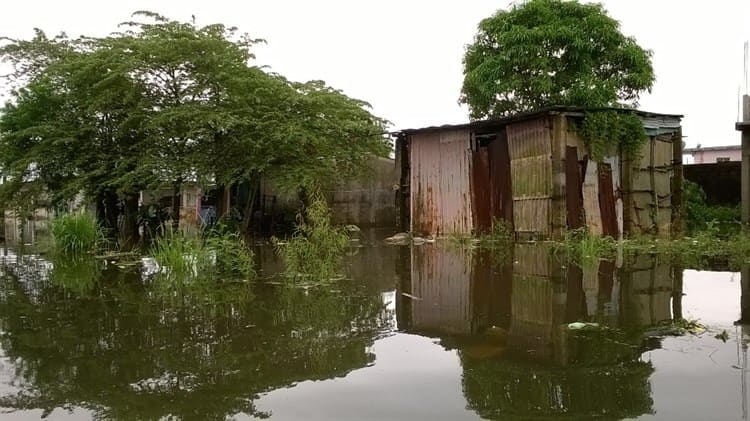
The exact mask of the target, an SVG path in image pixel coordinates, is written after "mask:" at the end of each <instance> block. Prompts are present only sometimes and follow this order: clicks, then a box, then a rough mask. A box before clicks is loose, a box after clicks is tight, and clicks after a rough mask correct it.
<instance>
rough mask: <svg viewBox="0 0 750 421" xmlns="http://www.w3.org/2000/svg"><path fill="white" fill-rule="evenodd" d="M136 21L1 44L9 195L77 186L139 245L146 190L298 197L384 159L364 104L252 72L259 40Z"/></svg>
mask: <svg viewBox="0 0 750 421" xmlns="http://www.w3.org/2000/svg"><path fill="white" fill-rule="evenodd" d="M134 18H135V19H136V20H135V21H133V22H126V23H124V24H122V25H121V27H123V30H122V31H121V32H117V33H113V34H111V35H110V36H107V37H104V38H81V39H76V40H71V39H69V38H68V37H67V36H65V35H64V34H63V35H60V36H58V37H55V38H48V37H47V36H46V35H45V34H44V33H42V32H41V31H39V32H37V34H36V36H35V37H34V38H33V39H31V40H28V41H26V40H6V41H8V42H6V44H5V45H4V46H2V47H0V57H2V59H4V60H6V61H8V62H9V63H10V64H12V65H13V66H14V69H15V70H14V72H12V74H11V75H10V77H9V80H8V81H9V83H10V85H11V86H13V87H14V88H15V90H14V91H13V92H12V95H11V98H12V99H11V101H10V102H9V103H8V104H7V105H6V107H5V109H4V110H3V111H4V112H3V115H2V117H0V151H2V154H0V167H2V168H3V172H4V175H6V176H8V178H9V179H10V182H9V183H5V184H4V185H3V187H2V191H0V195H2V197H3V198H4V199H5V200H6V201H8V202H11V203H20V202H21V201H22V200H26V201H27V202H28V201H30V198H47V199H49V200H50V201H52V202H59V201H62V200H65V199H69V198H71V197H73V196H74V195H75V194H77V193H78V192H81V191H83V192H84V193H85V194H86V195H87V197H88V198H89V199H91V200H92V201H94V202H95V203H96V204H97V205H98V207H99V212H97V214H98V216H99V219H100V221H102V222H103V223H104V225H105V226H106V227H108V228H111V229H115V228H116V227H117V219H118V216H120V213H121V212H120V211H118V208H117V207H116V204H117V203H123V204H124V206H123V207H122V209H123V211H122V213H124V215H122V216H124V218H123V221H124V224H122V225H121V226H120V228H121V231H122V232H123V233H124V235H125V237H126V238H130V239H132V238H135V237H136V236H137V232H138V231H137V226H136V218H135V215H136V211H137V203H138V202H137V194H138V192H139V191H141V190H143V189H146V188H150V187H164V186H165V185H172V186H174V189H175V192H177V191H179V189H180V185H181V183H183V182H185V181H188V180H190V181H196V182H199V183H202V184H208V185H213V184H218V185H229V184H233V183H249V184H251V185H257V183H259V181H260V179H261V177H269V178H272V179H275V180H277V181H278V182H279V183H280V184H282V185H283V186H285V187H288V188H289V189H290V190H293V189H297V188H300V187H302V186H305V185H311V184H320V183H323V182H325V180H327V179H330V178H334V177H335V178H338V179H340V178H341V177H345V176H349V175H354V174H356V173H358V172H361V170H362V169H363V168H365V165H364V163H365V162H366V160H367V159H369V158H370V157H371V156H372V155H381V156H382V155H385V154H387V153H388V151H389V146H390V145H389V143H388V141H387V140H386V138H385V137H384V136H383V132H384V131H385V130H384V129H385V125H386V122H385V121H384V120H382V119H379V118H377V117H375V116H373V115H372V114H371V113H370V111H369V109H368V106H367V104H366V103H364V102H361V101H358V100H355V99H352V98H349V97H347V96H346V95H344V94H343V93H341V92H340V91H337V90H335V89H333V88H330V87H328V86H327V85H325V84H324V83H323V82H318V81H313V82H307V83H295V82H291V81H288V80H286V79H285V78H283V77H282V76H280V75H277V74H273V73H270V72H268V71H266V70H265V69H263V68H261V67H259V66H256V65H253V64H252V60H253V58H254V57H253V54H252V51H251V50H252V47H253V46H254V45H255V44H257V43H258V42H260V40H256V39H252V38H250V37H249V36H247V35H246V34H240V33H238V31H237V29H236V28H230V27H226V26H224V25H221V24H213V25H207V26H198V25H196V23H195V22H190V23H185V22H179V21H174V20H169V19H167V18H165V17H163V16H160V15H157V14H154V13H150V12H137V13H135V14H134ZM31 193H33V194H31ZM251 198H252V196H251ZM37 202H39V200H37V201H36V202H34V203H29V204H28V205H27V207H28V208H33V207H34V206H37V205H38V203H37ZM252 205H253V203H252V200H251V201H249V203H247V204H246V205H245V207H246V210H245V214H246V215H249V214H250V209H252ZM246 219H248V218H246Z"/></svg>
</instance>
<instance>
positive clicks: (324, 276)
mask: <svg viewBox="0 0 750 421" xmlns="http://www.w3.org/2000/svg"><path fill="white" fill-rule="evenodd" d="M304 215H305V217H306V218H302V217H301V215H300V218H298V219H299V222H298V225H297V229H296V230H295V232H294V234H293V235H292V237H291V238H290V239H289V241H287V242H282V241H279V240H278V239H276V238H274V239H273V241H274V244H275V245H276V250H277V252H278V253H279V254H280V255H281V256H282V258H283V259H284V262H285V264H286V274H287V275H288V276H289V277H291V278H299V277H306V278H313V279H315V280H316V281H318V282H327V281H330V280H331V279H332V278H334V277H337V276H339V275H340V274H341V272H342V271H343V260H344V253H345V252H346V249H347V247H348V246H349V236H348V234H347V232H346V229H345V228H344V227H340V226H336V225H334V224H333V223H332V222H331V212H330V210H329V208H328V205H327V204H326V201H325V198H324V197H323V195H322V193H320V191H319V190H317V189H316V190H313V191H312V194H311V202H310V205H309V206H308V207H307V209H306V210H305V214H304Z"/></svg>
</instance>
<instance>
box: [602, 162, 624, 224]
mask: <svg viewBox="0 0 750 421" xmlns="http://www.w3.org/2000/svg"><path fill="white" fill-rule="evenodd" d="M604 162H605V163H607V164H609V166H610V168H611V169H612V194H613V196H614V198H615V215H616V218H617V232H619V233H620V234H623V233H624V232H625V231H624V226H623V207H622V167H621V165H620V157H619V155H612V156H608V157H605V158H604Z"/></svg>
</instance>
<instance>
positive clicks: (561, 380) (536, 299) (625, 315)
mask: <svg viewBox="0 0 750 421" xmlns="http://www.w3.org/2000/svg"><path fill="white" fill-rule="evenodd" d="M411 262H412V266H411V276H410V277H409V278H408V280H405V281H404V282H402V284H401V285H400V292H401V294H399V296H400V299H399V301H398V304H399V305H398V310H397V315H398V322H399V324H398V325H399V327H400V328H402V329H404V330H405V331H408V332H416V333H420V334H426V335H432V336H438V337H440V338H441V343H442V344H443V345H444V346H446V347H450V348H455V349H457V350H458V353H459V356H460V360H461V365H462V368H463V391H464V394H465V397H466V400H467V402H468V404H469V407H471V408H472V409H473V410H475V411H476V412H477V413H478V414H479V415H480V416H482V417H484V418H491V419H505V417H509V416H510V417H513V416H515V417H521V418H524V417H532V418H535V417H544V418H547V417H552V418H556V417H563V418H578V417H597V416H599V417H600V416H607V417H614V418H621V417H635V416H638V415H641V414H648V413H651V412H652V411H653V409H652V404H653V402H652V398H651V389H650V384H649V376H650V375H651V373H652V372H653V370H654V369H653V367H652V365H651V364H650V363H649V362H646V361H643V360H642V359H641V358H640V356H641V354H642V353H643V352H644V351H646V350H648V349H649V348H653V347H656V346H658V344H659V343H658V340H648V338H647V335H646V329H644V328H645V327H648V326H653V325H656V324H658V323H660V322H664V321H669V320H671V319H672V317H673V316H676V317H681V315H680V314H679V312H680V304H679V302H680V300H681V296H682V293H681V285H680V279H681V278H680V276H675V274H676V273H681V271H680V270H679V269H677V270H676V269H675V268H673V267H672V266H670V265H669V262H667V261H662V260H660V259H659V258H657V257H654V256H640V257H637V258H635V259H633V260H632V261H629V262H624V263H620V264H616V263H615V262H605V261H602V262H597V263H593V262H592V263H589V264H588V265H585V266H584V267H579V266H576V265H573V264H565V263H564V262H562V261H560V260H559V259H558V258H557V257H555V256H554V255H553V254H552V253H551V251H550V250H549V248H548V247H545V246H539V245H517V246H516V247H515V250H514V253H513V256H512V259H506V260H502V259H501V260H499V261H498V260H496V259H493V258H492V255H491V254H489V253H488V252H481V251H473V252H472V251H468V250H461V249H451V248H441V247H422V248H414V249H413V250H412V254H411ZM674 313H676V314H674ZM573 322H585V323H596V324H597V325H598V327H597V326H594V325H589V328H588V329H582V330H573V329H571V328H570V327H569V324H570V323H573ZM574 327H577V326H575V325H574Z"/></svg>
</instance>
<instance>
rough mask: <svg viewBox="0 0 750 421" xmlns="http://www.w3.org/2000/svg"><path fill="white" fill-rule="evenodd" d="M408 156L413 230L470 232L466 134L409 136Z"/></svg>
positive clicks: (464, 131)
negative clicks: (409, 147) (409, 160)
mask: <svg viewBox="0 0 750 421" xmlns="http://www.w3.org/2000/svg"><path fill="white" fill-rule="evenodd" d="M410 155H411V156H410V159H411V179H410V186H411V193H412V194H411V216H412V224H411V225H412V226H411V228H412V231H413V232H415V233H418V234H430V235H440V234H448V233H463V234H468V233H471V230H472V209H471V181H470V179H471V175H472V172H471V159H472V157H471V149H470V147H469V131H468V130H453V131H445V132H429V133H422V134H417V135H412V136H411V149H410Z"/></svg>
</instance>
